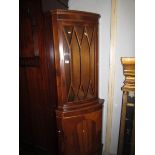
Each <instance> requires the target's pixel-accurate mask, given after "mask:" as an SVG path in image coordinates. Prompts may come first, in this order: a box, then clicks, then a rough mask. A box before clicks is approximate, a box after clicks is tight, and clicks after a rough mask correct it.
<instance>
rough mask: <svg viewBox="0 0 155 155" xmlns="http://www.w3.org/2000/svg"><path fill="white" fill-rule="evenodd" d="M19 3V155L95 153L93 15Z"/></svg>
mask: <svg viewBox="0 0 155 155" xmlns="http://www.w3.org/2000/svg"><path fill="white" fill-rule="evenodd" d="M20 1H22V2H21V3H20V54H19V56H20V77H19V80H20V81H19V82H20V105H19V108H20V122H19V123H20V153H21V155H22V154H23V155H31V154H35V155H99V154H101V151H102V143H101V130H102V108H103V100H101V99H99V98H98V18H99V15H98V14H94V13H86V12H81V11H69V10H62V9H57V10H52V11H50V12H48V13H46V14H43V11H44V12H46V11H48V10H49V8H50V6H51V7H52V6H53V5H54V4H57V3H58V2H59V3H60V4H61V6H60V8H63V6H64V8H65V7H66V3H67V2H68V1H67V0H59V1H57V2H56V3H51V4H49V2H50V1H49V0H42V1H36V0H20ZM53 1H56V0H53ZM53 1H52V2H53ZM52 4H53V5H52ZM53 8H54V6H53Z"/></svg>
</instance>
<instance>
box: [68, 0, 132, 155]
mask: <svg viewBox="0 0 155 155" xmlns="http://www.w3.org/2000/svg"><path fill="white" fill-rule="evenodd" d="M69 9H70V10H81V11H89V12H94V13H99V14H100V15H101V18H100V21H99V97H100V98H104V99H105V104H104V115H103V137H102V139H103V143H105V134H106V114H107V101H108V98H107V97H108V79H109V51H110V27H111V26H110V22H111V0H78V1H77V0H69ZM117 13H118V15H117V47H116V65H115V66H116V68H115V69H116V71H115V75H116V77H115V86H114V87H115V92H114V103H113V104H114V110H113V122H112V137H111V138H112V139H111V149H110V152H111V154H116V153H117V145H118V134H119V123H120V112H121V103H122V92H121V86H122V84H123V80H124V77H123V73H122V66H121V63H120V57H125V56H134V0H118V10H117Z"/></svg>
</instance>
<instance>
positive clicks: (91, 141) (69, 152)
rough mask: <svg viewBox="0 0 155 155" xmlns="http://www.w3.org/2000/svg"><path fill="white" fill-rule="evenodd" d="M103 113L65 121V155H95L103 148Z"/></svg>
mask: <svg viewBox="0 0 155 155" xmlns="http://www.w3.org/2000/svg"><path fill="white" fill-rule="evenodd" d="M101 124H102V123H101V111H97V112H93V113H89V114H85V115H83V116H74V117H69V118H64V119H63V126H62V130H63V132H64V133H63V141H62V145H63V147H61V148H62V149H63V150H62V154H64V155H94V154H95V153H96V152H99V149H100V148H101Z"/></svg>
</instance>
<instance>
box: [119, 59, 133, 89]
mask: <svg viewBox="0 0 155 155" xmlns="http://www.w3.org/2000/svg"><path fill="white" fill-rule="evenodd" d="M121 62H122V65H123V74H124V76H125V81H124V86H123V87H122V90H123V91H135V58H132V57H129V58H125V57H124V58H122V59H121Z"/></svg>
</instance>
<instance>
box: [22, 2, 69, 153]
mask: <svg viewBox="0 0 155 155" xmlns="http://www.w3.org/2000/svg"><path fill="white" fill-rule="evenodd" d="M19 3H20V7H19V18H20V20H19V24H20V25H19V32H20V36H19V37H20V40H19V48H20V50H19V62H20V63H19V65H20V70H19V74H20V76H19V83H20V88H19V90H20V92H19V95H20V97H19V116H20V117H19V128H20V141H19V142H20V154H21V155H22V154H23V155H30V154H35V155H57V154H58V145H57V143H58V140H57V132H56V115H55V107H56V105H57V97H56V96H57V94H56V79H55V69H54V66H53V64H52V63H53V62H51V61H50V59H49V58H50V56H49V53H46V49H45V34H44V30H45V27H44V15H43V5H44V6H45V5H48V4H47V3H46V4H44V1H40V0H20V2H19ZM51 6H53V5H51ZM60 6H61V8H66V7H65V6H63V7H62V4H60V3H57V5H55V6H53V8H60ZM48 9H50V8H48ZM66 9H67V8H66ZM46 11H48V10H46Z"/></svg>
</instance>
